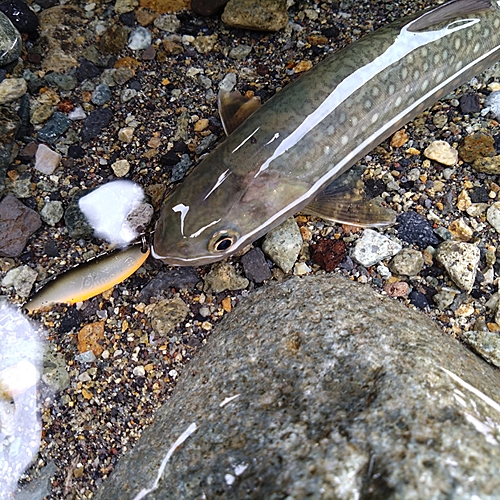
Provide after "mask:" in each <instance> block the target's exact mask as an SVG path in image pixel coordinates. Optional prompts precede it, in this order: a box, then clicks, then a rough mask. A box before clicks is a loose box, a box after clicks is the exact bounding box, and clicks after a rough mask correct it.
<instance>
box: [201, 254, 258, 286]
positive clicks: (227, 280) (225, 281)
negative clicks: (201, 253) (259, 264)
mask: <svg viewBox="0 0 500 500" xmlns="http://www.w3.org/2000/svg"><path fill="white" fill-rule="evenodd" d="M203 281H204V283H205V284H204V286H203V289H204V290H205V291H206V292H208V291H212V292H213V293H220V292H224V291H225V290H241V289H242V288H246V287H247V286H248V285H249V281H248V280H247V279H246V278H244V277H243V276H242V275H241V274H240V273H239V272H238V271H237V270H236V268H235V267H234V266H233V265H232V264H230V263H229V262H224V261H222V262H217V263H216V264H214V265H213V266H212V269H210V271H209V272H208V273H207V274H206V275H205V276H204V277H203Z"/></svg>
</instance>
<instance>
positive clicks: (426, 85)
mask: <svg viewBox="0 0 500 500" xmlns="http://www.w3.org/2000/svg"><path fill="white" fill-rule="evenodd" d="M428 86H429V80H424V81H423V82H422V86H421V88H422V90H426V89H427V87H428Z"/></svg>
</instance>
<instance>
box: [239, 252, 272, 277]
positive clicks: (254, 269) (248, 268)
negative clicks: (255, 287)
mask: <svg viewBox="0 0 500 500" xmlns="http://www.w3.org/2000/svg"><path fill="white" fill-rule="evenodd" d="M241 264H242V265H243V272H244V273H245V276H246V277H247V278H248V279H249V280H251V281H254V282H255V283H262V282H263V281H265V280H267V279H269V278H270V277H271V269H269V265H268V263H267V262H266V258H265V257H264V252H263V251H262V250H261V249H260V248H257V247H256V248H252V249H251V250H249V251H248V252H247V253H246V254H245V255H243V257H241Z"/></svg>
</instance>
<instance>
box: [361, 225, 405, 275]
mask: <svg viewBox="0 0 500 500" xmlns="http://www.w3.org/2000/svg"><path fill="white" fill-rule="evenodd" d="M401 249H402V245H401V243H399V242H398V241H395V240H392V239H391V238H388V237H387V236H385V235H384V234H380V233H377V231H374V230H373V229H365V230H364V231H363V236H362V237H361V239H360V240H358V241H357V242H356V245H355V247H354V248H353V250H352V258H353V259H354V260H355V261H356V262H358V263H359V264H361V265H362V266H365V267H369V266H373V265H374V264H377V262H380V261H381V260H384V259H388V258H390V257H393V256H394V255H396V254H397V253H398V252H400V251H401Z"/></svg>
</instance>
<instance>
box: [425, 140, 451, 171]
mask: <svg viewBox="0 0 500 500" xmlns="http://www.w3.org/2000/svg"><path fill="white" fill-rule="evenodd" d="M424 156H425V157H426V158H429V159H430V160H434V161H437V162H438V163H441V164H443V165H448V166H450V167H451V166H453V165H455V164H456V163H457V161H458V151H457V150H456V149H455V148H454V147H452V146H450V145H449V144H448V143H447V142H446V141H434V142H432V143H431V144H429V146H428V147H427V148H426V149H425V150H424Z"/></svg>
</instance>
